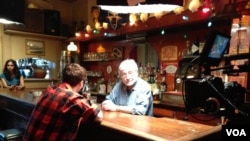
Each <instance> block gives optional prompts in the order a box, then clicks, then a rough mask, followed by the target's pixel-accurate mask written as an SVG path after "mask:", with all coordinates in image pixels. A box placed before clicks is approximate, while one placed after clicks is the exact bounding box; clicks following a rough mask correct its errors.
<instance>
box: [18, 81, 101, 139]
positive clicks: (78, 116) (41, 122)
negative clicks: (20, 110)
mask: <svg viewBox="0 0 250 141" xmlns="http://www.w3.org/2000/svg"><path fill="white" fill-rule="evenodd" d="M96 115H97V113H96V112H95V111H94V109H93V108H90V106H89V105H88V104H87V100H86V99H85V98H83V96H81V95H80V94H78V93H75V92H72V91H71V88H70V86H68V84H64V83H62V84H60V85H59V86H58V87H57V88H52V87H48V88H47V89H46V90H45V91H44V92H43V94H42V95H41V97H40V99H39V100H38V103H37V105H36V107H35V108H34V110H33V112H32V115H31V117H30V120H29V123H28V126H27V130H26V133H25V135H24V137H23V141H45V140H46V141H73V140H75V138H76V135H77V133H78V129H79V126H80V123H82V122H89V121H94V119H95V117H96Z"/></svg>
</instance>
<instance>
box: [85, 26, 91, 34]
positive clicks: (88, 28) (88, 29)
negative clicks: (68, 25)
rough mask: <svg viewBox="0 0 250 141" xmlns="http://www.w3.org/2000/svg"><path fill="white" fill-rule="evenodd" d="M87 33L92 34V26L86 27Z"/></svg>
mask: <svg viewBox="0 0 250 141" xmlns="http://www.w3.org/2000/svg"><path fill="white" fill-rule="evenodd" d="M86 31H87V32H88V33H90V32H91V31H92V28H91V26H90V25H87V26H86Z"/></svg>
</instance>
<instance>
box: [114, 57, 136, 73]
mask: <svg viewBox="0 0 250 141" xmlns="http://www.w3.org/2000/svg"><path fill="white" fill-rule="evenodd" d="M125 69H131V70H135V71H138V66H137V63H136V62H135V60H134V59H126V60H123V61H122V62H121V64H120V65H119V71H122V70H125Z"/></svg>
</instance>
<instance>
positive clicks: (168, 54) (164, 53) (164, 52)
mask: <svg viewBox="0 0 250 141" xmlns="http://www.w3.org/2000/svg"><path fill="white" fill-rule="evenodd" d="M177 52H178V49H177V46H164V47H162V49H161V60H162V61H170V60H177Z"/></svg>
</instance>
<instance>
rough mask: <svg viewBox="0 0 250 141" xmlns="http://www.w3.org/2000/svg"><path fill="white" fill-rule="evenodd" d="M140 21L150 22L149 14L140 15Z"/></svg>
mask: <svg viewBox="0 0 250 141" xmlns="http://www.w3.org/2000/svg"><path fill="white" fill-rule="evenodd" d="M140 20H141V21H142V22H145V21H147V20H148V14H147V13H141V15H140Z"/></svg>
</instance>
